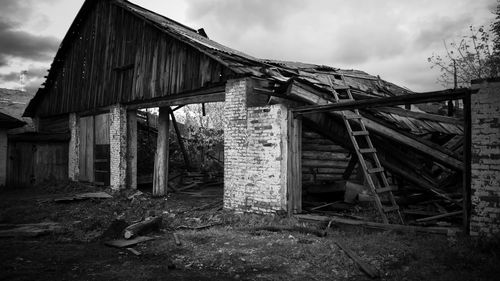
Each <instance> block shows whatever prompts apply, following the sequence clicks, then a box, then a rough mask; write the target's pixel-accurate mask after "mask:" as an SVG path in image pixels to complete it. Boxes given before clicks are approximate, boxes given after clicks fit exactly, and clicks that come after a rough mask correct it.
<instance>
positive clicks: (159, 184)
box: [153, 106, 170, 196]
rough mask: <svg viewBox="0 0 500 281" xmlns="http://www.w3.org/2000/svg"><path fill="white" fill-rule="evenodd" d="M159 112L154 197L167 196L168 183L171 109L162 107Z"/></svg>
mask: <svg viewBox="0 0 500 281" xmlns="http://www.w3.org/2000/svg"><path fill="white" fill-rule="evenodd" d="M159 111H160V112H159V116H158V141H157V145H156V153H155V162H154V171H153V196H165V195H166V194H167V183H168V160H169V129H170V120H169V119H170V118H169V116H170V107H168V106H167V107H160V110H159Z"/></svg>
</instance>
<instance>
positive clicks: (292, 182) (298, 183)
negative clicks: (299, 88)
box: [287, 113, 302, 216]
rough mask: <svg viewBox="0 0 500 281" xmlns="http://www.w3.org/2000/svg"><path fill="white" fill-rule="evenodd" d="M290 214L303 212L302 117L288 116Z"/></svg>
mask: <svg viewBox="0 0 500 281" xmlns="http://www.w3.org/2000/svg"><path fill="white" fill-rule="evenodd" d="M288 118H289V120H288V130H289V132H288V136H289V137H288V144H289V146H288V151H289V154H288V164H287V170H288V171H287V177H288V215H289V216H291V215H292V214H296V213H301V212H302V118H293V114H291V113H290V114H289V116H288Z"/></svg>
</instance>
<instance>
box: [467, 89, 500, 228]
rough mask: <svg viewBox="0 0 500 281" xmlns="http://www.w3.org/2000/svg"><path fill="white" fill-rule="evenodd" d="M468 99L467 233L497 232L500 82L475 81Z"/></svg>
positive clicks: (499, 210)
mask: <svg viewBox="0 0 500 281" xmlns="http://www.w3.org/2000/svg"><path fill="white" fill-rule="evenodd" d="M473 88H479V89H480V90H479V92H478V93H477V94H473V95H472V97H471V117H472V118H471V119H472V126H471V130H472V131H471V135H472V143H471V149H472V151H471V153H472V159H471V192H472V198H471V200H472V214H471V222H470V234H471V235H474V236H477V235H485V236H493V235H495V234H496V235H498V234H499V233H500V122H499V119H500V82H488V81H478V82H476V83H474V84H473Z"/></svg>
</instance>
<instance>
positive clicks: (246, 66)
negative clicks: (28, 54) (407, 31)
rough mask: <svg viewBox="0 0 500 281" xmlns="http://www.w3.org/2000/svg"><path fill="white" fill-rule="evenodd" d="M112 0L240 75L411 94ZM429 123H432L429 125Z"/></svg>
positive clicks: (394, 119)
mask: <svg viewBox="0 0 500 281" xmlns="http://www.w3.org/2000/svg"><path fill="white" fill-rule="evenodd" d="M96 1H99V0H86V1H85V3H84V5H83V6H82V8H81V10H80V12H79V13H78V15H77V18H76V19H75V22H74V23H73V24H72V26H71V27H70V30H69V31H68V33H67V34H66V36H65V38H64V40H63V42H62V43H61V46H60V48H59V50H58V52H57V55H56V57H55V59H54V62H53V64H52V67H51V70H50V72H49V75H48V78H47V82H50V79H51V77H52V76H53V75H55V73H56V72H57V68H58V66H59V65H60V64H61V63H60V62H61V60H64V52H65V50H66V49H67V47H68V45H70V44H71V41H72V40H73V37H74V36H72V35H73V34H76V32H74V29H76V28H78V25H77V24H75V23H76V22H77V19H79V18H82V17H85V16H86V14H87V13H89V10H90V9H92V7H93V4H94V3H95V2H96ZM109 1H111V3H113V4H115V5H117V6H119V7H122V8H123V9H125V10H127V11H129V12H131V13H132V14H133V15H135V16H137V17H138V18H140V19H142V20H144V21H145V22H147V23H149V24H151V25H153V26H154V27H156V28H157V29H159V30H160V31H161V32H164V33H165V34H168V35H169V36H172V37H174V38H176V39H177V40H180V41H182V42H184V43H186V44H189V45H190V46H192V47H194V48H196V49H197V50H199V51H200V52H203V53H204V54H206V55H208V56H210V57H211V58H213V59H215V60H217V61H218V62H220V63H221V64H222V65H224V66H225V67H227V68H229V69H231V70H232V71H234V72H235V73H237V74H239V75H243V76H252V77H259V78H264V79H267V80H270V81H274V82H275V83H277V84H281V85H286V84H288V83H291V82H292V81H294V80H300V81H301V82H304V83H307V84H309V85H311V86H312V87H315V88H317V89H319V90H321V91H325V92H330V91H331V87H330V83H329V80H331V81H332V82H333V84H334V85H338V86H349V88H351V90H353V91H354V92H356V93H358V94H360V95H362V96H364V97H365V98H375V97H387V96H398V95H404V94H411V93H412V91H411V90H409V89H406V88H404V87H401V86H398V85H396V84H394V83H391V82H388V81H385V80H383V79H381V78H380V77H379V76H374V75H370V74H368V73H366V72H363V71H360V70H345V69H339V68H335V67H331V66H325V65H316V64H309V63H301V62H290V61H278V60H269V59H259V58H256V57H253V56H251V55H248V54H245V53H243V52H241V51H238V50H235V49H232V48H229V47H227V46H224V45H222V44H220V43H217V42H215V41H213V40H211V39H209V38H208V37H206V36H205V35H204V33H202V32H199V31H197V30H195V29H193V28H190V27H187V26H185V25H183V24H181V23H178V22H176V21H174V20H172V19H169V18H167V17H164V16H162V15H160V14H157V13H155V12H152V11H150V10H147V9H145V8H143V7H140V6H138V5H136V4H133V3H131V2H128V1H126V0H109ZM339 77H342V78H343V79H340V78H339ZM45 92H46V91H44V88H41V89H39V90H38V92H37V94H36V96H35V98H34V99H33V100H32V101H31V102H30V104H29V105H28V108H27V109H26V112H25V115H26V116H32V115H33V114H34V109H35V108H36V105H37V104H38V103H39V102H40V101H41V99H42V98H43V95H44V94H45ZM379 117H382V118H385V119H387V121H389V122H391V123H396V124H399V127H401V128H410V129H415V128H418V130H412V131H413V132H417V133H426V132H441V133H457V132H459V131H460V128H456V127H460V126H459V125H456V127H453V128H451V129H450V130H447V127H449V126H439V123H440V122H438V121H432V120H425V121H422V120H419V119H418V118H408V117H404V116H398V114H396V113H390V114H379ZM428 123H430V125H429V124H428ZM426 125H427V126H426Z"/></svg>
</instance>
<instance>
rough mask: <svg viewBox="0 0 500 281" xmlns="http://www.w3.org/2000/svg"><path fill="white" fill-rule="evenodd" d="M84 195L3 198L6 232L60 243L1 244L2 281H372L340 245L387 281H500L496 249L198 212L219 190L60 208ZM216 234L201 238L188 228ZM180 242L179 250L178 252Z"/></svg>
mask: <svg viewBox="0 0 500 281" xmlns="http://www.w3.org/2000/svg"><path fill="white" fill-rule="evenodd" d="M95 190H96V188H92V187H85V186H81V185H70V186H61V187H52V186H47V187H40V188H38V189H32V190H21V191H17V192H3V193H1V194H0V197H1V198H2V200H1V201H0V224H8V223H36V222H44V221H54V222H59V223H61V224H63V226H64V227H63V229H61V230H60V231H58V232H57V233H53V234H50V235H47V236H42V237H35V238H3V239H0V278H1V279H3V280H34V279H36V280H124V279H129V280H165V279H171V280H368V279H369V278H368V277H367V276H366V275H365V274H364V273H363V272H361V271H360V270H359V269H358V268H357V267H356V265H355V264H354V263H353V261H352V260H351V259H350V258H349V257H348V256H346V254H345V253H344V252H343V251H342V250H340V249H339V248H338V247H337V246H336V245H335V243H334V242H335V241H340V242H342V243H344V244H345V245H347V246H348V247H349V248H351V249H352V250H353V251H354V252H355V253H356V254H357V255H359V256H360V257H361V258H362V259H363V260H364V261H365V262H366V263H368V264H371V265H373V266H374V267H376V268H377V269H378V270H379V271H380V275H381V279H382V280H498V276H500V268H498V264H499V261H500V258H499V256H498V255H499V253H500V251H499V250H500V243H499V242H498V241H495V240H491V241H477V240H469V239H467V238H463V237H444V236H428V235H420V234H419V235H415V234H413V235H412V234H407V235H402V234H397V233H392V232H369V231H365V230H363V229H359V228H356V229H342V228H338V227H336V226H334V227H333V228H332V229H330V230H328V235H327V236H326V237H318V236H317V235H314V234H311V233H309V234H308V233H305V232H304V231H294V230H290V231H289V230H284V231H270V230H273V228H274V229H279V228H283V227H284V229H297V230H304V229H317V230H322V229H321V227H324V226H321V225H314V224H312V225H307V224H304V223H302V222H299V221H297V220H295V219H293V218H282V217H278V216H259V215H251V214H233V213H231V212H228V211H223V210H219V209H218V207H214V208H211V209H210V208H209V209H207V210H193V208H196V207H199V206H202V205H204V204H207V203H210V202H214V201H216V200H221V197H220V196H221V190H220V189H218V190H217V189H213V190H209V191H207V192H206V194H208V196H204V197H194V196H189V195H186V194H172V195H170V196H169V197H168V198H167V199H166V200H165V199H154V198H150V197H149V196H147V195H142V196H137V197H135V199H128V198H127V197H128V196H129V195H130V193H123V194H117V195H115V197H114V198H113V199H106V200H87V201H79V202H71V203H55V202H54V201H53V198H55V197H57V195H59V194H67V193H73V192H86V191H95ZM151 213H154V214H156V215H159V216H162V217H163V222H164V223H163V227H162V230H161V231H160V232H158V233H155V234H153V235H155V237H156V239H155V240H152V241H149V242H145V243H142V244H139V245H137V246H135V247H134V249H136V250H137V251H139V252H141V255H140V256H135V255H134V254H132V253H131V252H129V251H128V250H126V249H115V248H109V247H106V246H104V245H103V242H104V241H106V240H107V239H109V238H104V237H103V234H104V232H105V231H106V230H107V229H108V228H109V226H110V224H111V222H112V221H113V220H114V219H116V218H121V219H123V220H125V221H126V222H128V223H130V222H132V221H136V220H139V219H141V218H142V217H144V216H145V215H146V214H151ZM200 225H201V226H203V225H215V226H213V227H210V228H206V229H201V230H190V229H185V228H184V227H196V226H200ZM173 232H176V233H177V234H178V236H179V238H180V240H181V242H182V245H180V246H178V245H176V244H175V241H174V237H173V235H172V234H173Z"/></svg>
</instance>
